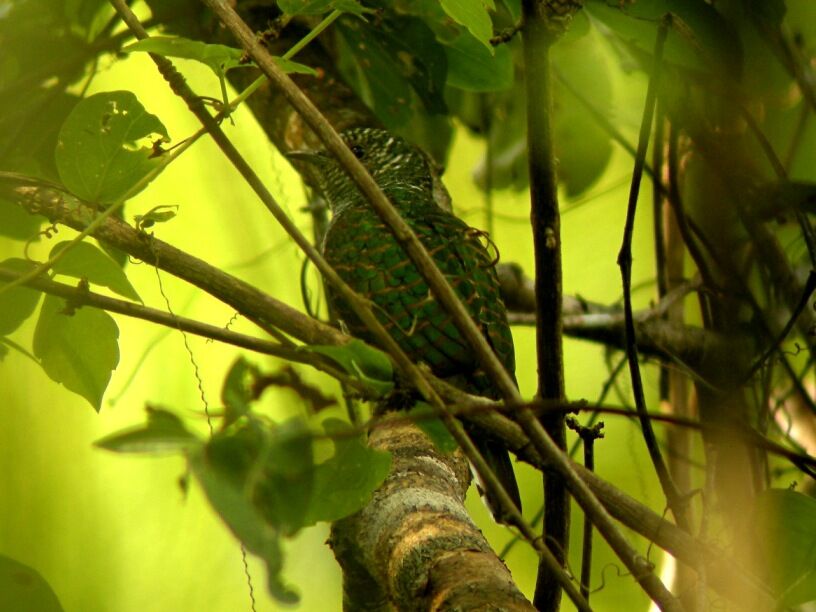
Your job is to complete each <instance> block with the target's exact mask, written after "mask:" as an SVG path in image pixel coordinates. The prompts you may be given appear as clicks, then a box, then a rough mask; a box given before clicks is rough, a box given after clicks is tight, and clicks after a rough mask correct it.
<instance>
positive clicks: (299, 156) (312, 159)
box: [285, 150, 325, 165]
mask: <svg viewBox="0 0 816 612" xmlns="http://www.w3.org/2000/svg"><path fill="white" fill-rule="evenodd" d="M285 157H286V158H287V159H292V160H295V161H300V162H304V163H307V164H314V165H318V164H321V163H322V162H323V160H324V158H325V156H324V155H323V154H322V153H318V152H317V151H307V150H300V151H297V150H296V151H289V152H288V153H286V155H285Z"/></svg>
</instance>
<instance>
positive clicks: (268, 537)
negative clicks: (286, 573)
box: [189, 445, 299, 604]
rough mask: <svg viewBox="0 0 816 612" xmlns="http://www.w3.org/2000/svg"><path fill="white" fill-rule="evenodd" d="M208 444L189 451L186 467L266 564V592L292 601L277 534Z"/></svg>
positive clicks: (293, 596)
mask: <svg viewBox="0 0 816 612" xmlns="http://www.w3.org/2000/svg"><path fill="white" fill-rule="evenodd" d="M211 450H212V449H211V448H210V447H209V445H208V448H207V449H206V451H203V450H199V451H196V452H193V453H190V456H189V461H190V467H191V469H192V471H193V473H194V474H195V476H196V478H197V479H198V481H199V482H200V483H201V487H202V489H204V493H205V494H206V495H207V499H209V500H210V503H211V504H212V506H213V508H214V509H215V511H216V512H217V513H218V514H219V516H220V517H221V518H222V520H223V521H224V522H225V523H226V524H227V527H229V529H230V531H232V533H233V534H234V535H235V537H237V538H238V540H240V541H241V542H242V543H243V544H244V546H246V548H247V550H248V551H249V552H251V553H252V554H254V555H257V556H258V557H260V558H261V560H262V561H263V562H264V563H265V564H266V571H267V586H268V588H269V592H270V594H271V595H272V596H273V597H274V598H275V599H277V600H278V601H280V602H282V603H288V604H293V603H296V602H297V601H298V599H299V598H298V595H297V593H295V592H294V591H292V590H291V589H290V588H289V587H288V586H286V585H285V584H284V582H283V577H282V576H281V573H282V571H283V550H282V548H281V542H280V534H279V533H278V531H277V530H276V529H275V528H273V527H272V526H271V525H269V524H267V523H266V521H265V520H264V518H263V516H262V515H261V513H260V511H259V509H258V508H257V507H256V506H255V505H254V504H253V503H252V501H251V500H250V499H249V498H248V496H247V495H246V494H245V491H244V485H243V478H241V477H236V475H235V474H234V473H232V472H230V471H225V470H224V469H222V466H220V465H218V463H217V461H216V463H213V460H212V457H211Z"/></svg>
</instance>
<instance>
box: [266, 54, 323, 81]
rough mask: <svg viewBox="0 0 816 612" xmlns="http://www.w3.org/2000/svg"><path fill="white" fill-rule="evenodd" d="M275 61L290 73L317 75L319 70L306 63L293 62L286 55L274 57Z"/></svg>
mask: <svg viewBox="0 0 816 612" xmlns="http://www.w3.org/2000/svg"><path fill="white" fill-rule="evenodd" d="M272 59H273V60H275V63H276V64H277V65H278V67H279V68H280V69H281V70H283V71H284V72H286V73H289V74H293V73H295V74H310V75H312V76H317V70H315V69H314V68H311V67H310V66H307V65H306V64H300V63H298V62H293V61H292V60H290V59H286V58H285V57H277V56H276V57H273V58H272Z"/></svg>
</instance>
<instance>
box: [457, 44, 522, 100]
mask: <svg viewBox="0 0 816 612" xmlns="http://www.w3.org/2000/svg"><path fill="white" fill-rule="evenodd" d="M445 53H446V54H447V56H448V85H452V86H453V87H459V88H460V89H464V90H467V91H499V90H502V89H508V88H509V87H510V86H512V85H513V76H514V75H513V56H512V54H511V52H510V49H509V48H508V47H507V45H501V46H499V47H497V48H496V49H495V53H494V54H491V53H490V52H488V51H487V50H486V49H485V48H484V46H483V45H481V44H479V41H477V40H476V39H475V38H473V36H471V35H470V34H468V33H467V32H462V34H460V35H459V36H458V37H456V38H455V39H454V40H453V41H451V42H449V43H447V42H446V43H445Z"/></svg>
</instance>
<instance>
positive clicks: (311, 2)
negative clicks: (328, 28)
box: [278, 0, 370, 15]
mask: <svg viewBox="0 0 816 612" xmlns="http://www.w3.org/2000/svg"><path fill="white" fill-rule="evenodd" d="M278 6H279V7H280V10H282V11H283V12H284V13H286V14H287V15H321V14H323V13H327V12H329V11H330V10H338V11H343V12H344V13H352V14H354V15H362V14H363V13H366V12H370V11H369V9H366V8H365V7H364V6H363V5H361V4H360V3H359V2H357V0H278Z"/></svg>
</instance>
